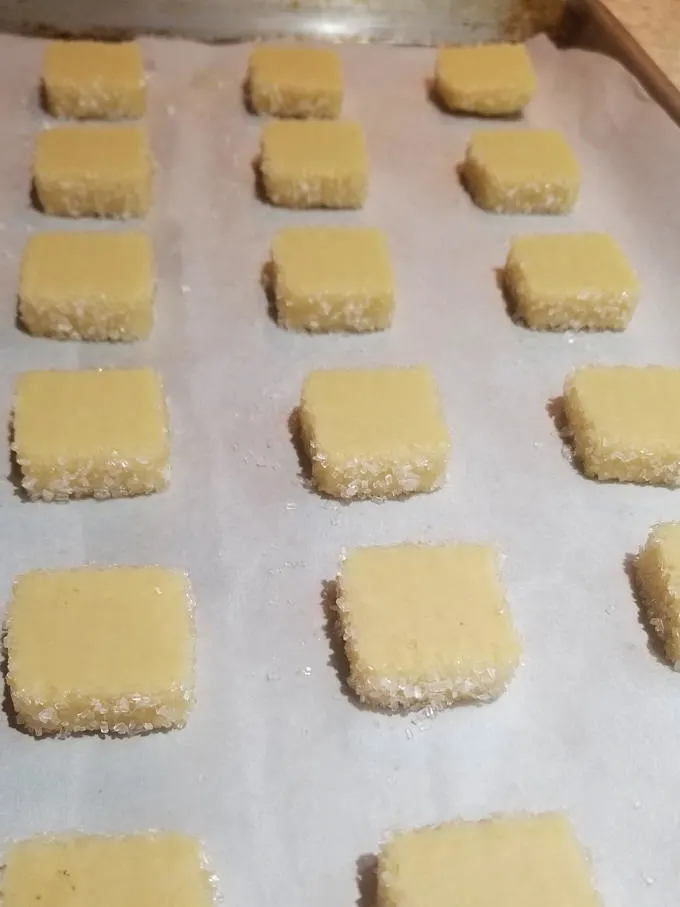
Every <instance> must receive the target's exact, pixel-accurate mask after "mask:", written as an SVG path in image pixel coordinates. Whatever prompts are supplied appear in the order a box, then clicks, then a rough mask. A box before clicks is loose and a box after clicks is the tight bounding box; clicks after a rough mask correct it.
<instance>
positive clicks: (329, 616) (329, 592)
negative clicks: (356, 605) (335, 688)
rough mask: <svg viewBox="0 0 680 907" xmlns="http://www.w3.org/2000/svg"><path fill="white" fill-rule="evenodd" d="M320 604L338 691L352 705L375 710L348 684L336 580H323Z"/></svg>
mask: <svg viewBox="0 0 680 907" xmlns="http://www.w3.org/2000/svg"><path fill="white" fill-rule="evenodd" d="M321 604H322V607H323V616H324V626H323V629H324V633H325V634H326V639H327V640H328V647H329V650H330V654H329V656H328V662H327V664H328V666H329V667H330V668H332V669H333V671H334V673H335V676H336V677H337V679H338V684H339V686H340V692H341V693H342V695H343V696H344V697H345V699H347V700H349V702H351V703H352V705H353V706H355V707H356V708H358V709H361V710H362V711H364V712H370V711H375V709H371V708H369V707H368V706H367V705H366V704H365V703H363V702H362V701H361V700H360V699H359V697H358V696H357V694H356V693H355V692H354V690H353V689H352V687H351V686H350V685H349V661H348V660H347V653H346V651H345V643H344V641H343V638H342V628H341V626H340V619H339V616H338V583H337V580H325V581H324V582H323V583H322V586H321Z"/></svg>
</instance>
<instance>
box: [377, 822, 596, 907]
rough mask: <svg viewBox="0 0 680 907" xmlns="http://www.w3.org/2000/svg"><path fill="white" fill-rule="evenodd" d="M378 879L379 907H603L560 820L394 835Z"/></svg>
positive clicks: (482, 824) (581, 856) (456, 826)
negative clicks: (495, 906) (493, 906)
mask: <svg viewBox="0 0 680 907" xmlns="http://www.w3.org/2000/svg"><path fill="white" fill-rule="evenodd" d="M377 876H378V895H377V905H378V907H492V905H503V907H547V905H550V907H602V901H601V899H600V896H599V895H598V893H597V892H596V890H595V888H594V886H593V881H592V879H591V874H590V866H589V863H588V860H587V858H586V855H585V853H584V851H583V850H582V848H581V846H580V844H579V842H578V840H577V839H576V836H575V834H574V831H573V828H572V825H571V823H570V821H569V820H568V819H567V818H566V817H565V816H563V815H561V814H559V813H539V814H538V815H533V816H532V815H506V816H497V817H494V818H489V819H482V820H481V821H478V822H469V821H467V822H466V821H462V820H459V821H457V822H449V823H446V824H444V825H439V826H432V827H430V828H419V829H417V830H415V831H409V832H405V833H401V834H397V835H394V836H393V837H392V838H390V839H389V840H388V841H387V843H386V844H384V845H383V848H382V850H381V852H380V855H379V858H378V871H377Z"/></svg>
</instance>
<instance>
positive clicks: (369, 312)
mask: <svg viewBox="0 0 680 907" xmlns="http://www.w3.org/2000/svg"><path fill="white" fill-rule="evenodd" d="M270 272H271V273H270V277H271V281H272V291H273V297H274V300H275V303H276V311H277V316H278V322H279V324H280V325H282V326H283V327H287V328H292V329H294V330H306V331H317V332H320V331H357V332H360V331H377V330H382V329H384V328H387V327H389V326H390V324H391V323H392V313H393V311H394V274H393V272H392V263H391V260H390V252H389V248H388V245H387V239H386V237H385V235H384V233H382V231H380V230H372V229H368V228H364V227H289V228H288V229H286V230H281V231H280V232H279V233H278V234H277V235H276V237H275V239H274V243H273V246H272V258H271V269H270Z"/></svg>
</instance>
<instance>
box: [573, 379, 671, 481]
mask: <svg viewBox="0 0 680 907" xmlns="http://www.w3.org/2000/svg"><path fill="white" fill-rule="evenodd" d="M564 411H565V416H566V419H567V431H568V433H569V435H570V436H571V439H572V443H573V447H574V453H575V455H576V459H577V461H578V462H579V464H580V465H581V468H582V469H583V472H584V473H585V474H586V475H587V476H589V477H590V478H593V479H600V480H601V481H614V482H635V483H638V484H649V485H667V486H671V487H677V486H678V485H680V369H678V368H663V367H661V366H646V367H644V368H635V367H632V366H604V365H603V366H585V367H583V368H580V369H577V370H576V371H575V372H574V373H573V374H572V375H570V377H569V378H568V379H567V381H566V383H565V387H564Z"/></svg>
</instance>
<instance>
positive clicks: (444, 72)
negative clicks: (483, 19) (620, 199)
mask: <svg viewBox="0 0 680 907" xmlns="http://www.w3.org/2000/svg"><path fill="white" fill-rule="evenodd" d="M435 91H436V94H437V97H438V98H439V100H440V101H441V102H442V104H443V105H444V107H446V108H448V109H449V110H452V111H460V112H461V113H474V114H477V115H479V116H491V117H493V116H509V115H511V114H516V113H519V112H520V111H521V110H522V109H523V108H524V107H526V105H527V104H528V103H529V101H530V100H531V98H532V97H533V95H534V92H535V91H536V75H535V73H534V67H533V66H532V63H531V58H530V57H529V54H528V53H527V52H526V48H525V47H524V45H523V44H477V45H474V46H471V47H444V48H442V49H441V50H440V51H439V53H438V55H437V63H436V67H435Z"/></svg>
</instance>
